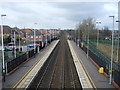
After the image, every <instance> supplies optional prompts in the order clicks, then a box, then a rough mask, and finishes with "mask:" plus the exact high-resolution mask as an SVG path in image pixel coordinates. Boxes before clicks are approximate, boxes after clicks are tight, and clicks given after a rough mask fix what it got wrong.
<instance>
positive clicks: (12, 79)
mask: <svg viewBox="0 0 120 90" xmlns="http://www.w3.org/2000/svg"><path fill="white" fill-rule="evenodd" d="M58 42H59V40H55V41H53V42H52V43H51V44H50V45H48V46H47V47H45V48H44V49H42V50H41V51H40V52H39V53H38V54H36V56H35V58H34V57H33V58H31V59H30V60H28V62H26V63H25V64H23V65H21V66H20V68H19V69H17V70H16V71H15V72H13V73H12V74H10V75H7V76H6V81H5V82H3V83H2V88H14V87H15V86H16V85H17V84H19V82H20V81H21V80H22V79H23V78H25V77H26V76H27V74H28V73H29V72H30V71H31V70H32V71H33V74H32V75H35V72H37V70H38V69H36V70H35V69H34V67H35V66H37V64H39V65H40V66H42V64H43V63H44V62H45V60H46V59H47V58H48V56H49V55H50V53H51V52H52V51H53V49H54V48H55V46H56V45H57V44H58ZM40 66H39V68H40ZM36 68H37V67H36ZM29 78H30V80H31V79H32V77H29ZM20 88H22V87H20ZM23 88H24V87H23Z"/></svg>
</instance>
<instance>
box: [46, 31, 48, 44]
mask: <svg viewBox="0 0 120 90" xmlns="http://www.w3.org/2000/svg"><path fill="white" fill-rule="evenodd" d="M47 38H48V37H47V30H46V46H47V42H48V40H47Z"/></svg>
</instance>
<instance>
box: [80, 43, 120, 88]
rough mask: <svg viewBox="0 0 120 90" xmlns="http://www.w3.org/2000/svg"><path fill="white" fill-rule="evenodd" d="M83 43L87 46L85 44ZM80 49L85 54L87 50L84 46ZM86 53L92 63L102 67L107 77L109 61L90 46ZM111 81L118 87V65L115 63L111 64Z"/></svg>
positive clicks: (119, 70) (119, 71)
mask: <svg viewBox="0 0 120 90" xmlns="http://www.w3.org/2000/svg"><path fill="white" fill-rule="evenodd" d="M84 43H85V44H87V43H86V42H84ZM80 47H81V46H80ZM81 49H82V50H83V51H84V52H85V53H87V48H86V47H85V46H84V47H81ZM88 51H89V56H90V57H91V58H92V59H93V60H94V62H95V63H97V64H98V65H99V66H100V67H104V70H105V72H106V73H107V74H108V75H109V68H110V67H109V66H110V59H109V58H108V57H106V56H105V55H104V54H102V53H101V52H100V51H99V50H98V49H96V48H95V47H94V46H93V45H91V44H89V50H88ZM112 79H113V80H114V81H115V82H116V83H117V84H118V85H119V86H120V65H118V64H117V63H115V62H113V71H112Z"/></svg>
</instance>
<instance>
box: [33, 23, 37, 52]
mask: <svg viewBox="0 0 120 90" xmlns="http://www.w3.org/2000/svg"><path fill="white" fill-rule="evenodd" d="M34 24H35V25H36V24H37V23H34ZM35 43H36V31H35V29H34V54H35Z"/></svg>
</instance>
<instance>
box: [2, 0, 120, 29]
mask: <svg viewBox="0 0 120 90" xmlns="http://www.w3.org/2000/svg"><path fill="white" fill-rule="evenodd" d="M3 13H4V14H6V15H7V17H4V18H3V19H4V20H3V21H4V24H8V25H9V26H11V27H14V26H17V27H19V28H24V27H25V28H41V29H42V28H47V29H49V28H61V29H66V28H73V29H74V28H75V27H76V24H78V23H79V22H81V21H82V20H83V19H86V18H88V17H92V18H94V19H96V20H97V21H101V22H102V24H101V25H100V28H102V27H103V26H108V27H109V28H112V18H110V17H109V16H110V15H114V16H115V17H116V18H115V20H118V19H117V17H118V4H117V2H9V3H8V2H2V3H0V14H3ZM0 23H1V20H0ZM34 23H38V24H37V25H35V24H34ZM115 29H117V23H115Z"/></svg>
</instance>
